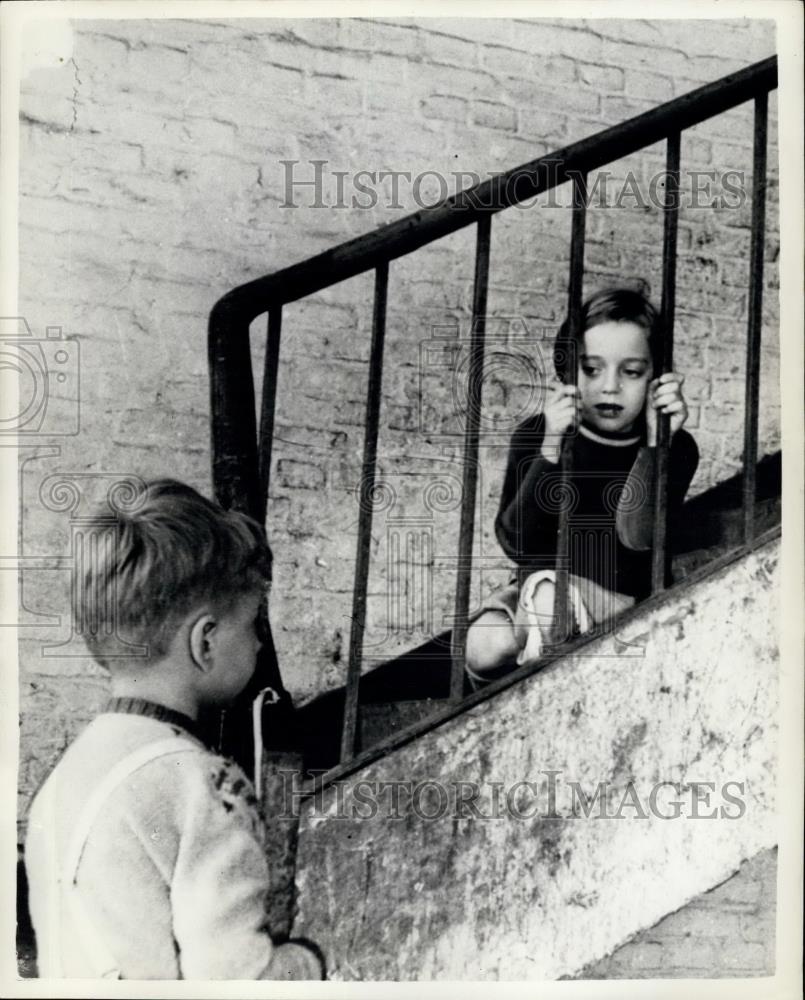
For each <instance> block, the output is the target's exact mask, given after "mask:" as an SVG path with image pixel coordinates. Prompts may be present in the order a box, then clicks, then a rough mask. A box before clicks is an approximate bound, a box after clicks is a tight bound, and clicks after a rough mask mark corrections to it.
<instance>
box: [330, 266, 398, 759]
mask: <svg viewBox="0 0 805 1000" xmlns="http://www.w3.org/2000/svg"><path fill="white" fill-rule="evenodd" d="M388 280H389V265H388V261H382V262H381V263H379V264H378V265H377V268H376V270H375V298H374V310H373V314H372V347H371V352H370V355H369V384H368V388H367V392H366V417H365V432H364V438H363V464H362V468H361V482H360V488H359V491H358V499H359V502H360V512H359V514H358V550H357V555H356V557H355V583H354V587H353V591H352V624H351V627H350V633H349V662H348V664H347V685H346V693H345V697H344V728H343V730H342V734H341V763H342V764H344V763H346V762H347V761H348V760H351V759H352V757H353V756H354V754H355V739H356V735H357V729H358V710H359V695H360V682H361V662H362V659H363V634H364V631H365V628H366V589H367V585H368V582H369V561H370V556H371V549H372V506H373V504H374V501H375V471H376V465H377V434H378V428H379V426H380V401H381V392H382V388H383V346H384V341H385V336H386V302H387V298H388Z"/></svg>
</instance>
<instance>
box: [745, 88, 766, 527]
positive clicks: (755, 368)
mask: <svg viewBox="0 0 805 1000" xmlns="http://www.w3.org/2000/svg"><path fill="white" fill-rule="evenodd" d="M768 108H769V95H768V93H767V92H765V91H764V92H763V93H762V94H758V95H757V97H756V98H755V149H754V158H753V166H752V243H751V248H750V254H749V319H748V323H747V342H746V410H745V414H744V477H743V522H744V542H745V543H746V544H749V542H751V541H752V539H753V538H754V536H755V489H756V482H755V480H756V477H757V427H758V398H759V391H760V333H761V326H762V323H763V244H764V240H765V237H766V232H765V230H766V134H767V129H768Z"/></svg>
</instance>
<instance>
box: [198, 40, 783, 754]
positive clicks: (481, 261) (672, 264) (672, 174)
mask: <svg viewBox="0 0 805 1000" xmlns="http://www.w3.org/2000/svg"><path fill="white" fill-rule="evenodd" d="M776 86H777V61H776V59H775V58H770V59H766V60H764V61H763V62H759V63H756V64H754V65H752V66H749V67H747V68H746V69H744V70H741V71H740V72H738V73H734V74H731V75H730V76H727V77H724V78H723V79H721V80H717V81H715V82H714V83H710V84H707V85H706V86H703V87H700V88H698V89H697V90H694V91H691V92H690V93H688V94H685V95H683V96H681V97H679V98H677V99H675V100H673V101H669V102H668V103H666V104H663V105H660V106H658V107H657V108H654V109H652V110H650V111H647V112H645V113H644V114H641V115H638V116H637V117H635V118H632V119H630V120H628V121H626V122H623V123H621V124H619V125H615V126H613V127H611V128H608V129H606V130H605V131H602V132H600V133H598V134H596V135H593V136H591V137H588V138H585V139H583V140H581V141H579V142H576V143H573V144H571V145H569V146H566V147H565V148H564V149H561V150H558V151H556V152H554V153H552V154H550V155H548V156H544V157H541V158H539V159H537V160H534V161H531V162H530V163H527V164H524V165H522V166H520V167H516V168H514V169H513V170H510V171H508V172H507V173H504V174H500V175H497V176H495V177H493V178H491V179H489V180H487V181H484V182H483V183H481V184H478V185H476V186H475V187H472V188H469V189H467V190H466V191H461V192H458V193H456V194H455V195H453V196H451V197H450V198H447V199H446V200H445V201H443V202H442V203H440V204H439V205H437V206H434V207H433V208H429V209H423V210H421V211H418V212H415V213H413V214H412V215H409V216H407V217H406V218H404V219H401V220H399V221H398V222H394V223H391V224H390V225H387V226H384V227H381V228H380V229H378V230H375V231H374V232H371V233H368V234H366V235H364V236H361V237H358V238H356V239H353V240H349V241H348V242H346V243H342V244H340V245H339V246H337V247H335V248H333V249H331V250H328V251H326V252H324V253H322V254H319V255H317V256H315V257H312V258H310V259H308V260H306V261H303V262H301V263H299V264H295V265H293V266H291V267H288V268H285V269H283V270H281V271H278V272H276V273H274V274H270V275H267V276H265V277H262V278H258V279H256V280H254V281H250V282H248V283H247V284H244V285H241V286H240V287H238V288H235V289H234V290H233V291H231V292H229V293H228V294H227V295H225V296H224V297H223V298H222V299H220V300H219V301H218V302H217V303H216V305H215V307H214V308H213V310H212V313H211V316H210V322H209V366H210V376H211V416H212V446H213V479H214V484H215V491H216V495H217V497H218V499H219V501H220V502H221V503H222V504H223V505H224V506H225V507H230V506H233V507H236V508H238V509H241V510H245V511H247V512H248V513H250V514H252V516H254V517H256V518H257V519H258V520H260V521H263V520H264V518H265V513H266V502H267V496H268V489H269V476H270V468H271V451H272V443H273V433H274V415H275V405H276V390H277V374H278V365H279V357H280V338H281V330H282V308H283V306H284V305H285V304H287V303H289V302H293V301H296V300H298V299H301V298H304V297H306V296H308V295H312V294H314V293H315V292H318V291H321V290H322V289H324V288H328V287H330V286H332V285H335V284H337V283H339V282H341V281H344V280H346V279H347V278H351V277H354V276H356V275H358V274H362V273H364V272H366V271H369V270H374V272H375V287H374V308H373V320H372V343H371V352H370V361H369V377H368V388H367V402H366V418H365V437H364V450H363V478H362V486H361V490H362V495H363V496H367V495H371V492H372V489H373V487H374V483H375V469H376V457H377V436H378V429H379V422H380V401H381V384H382V375H383V346H384V336H385V326H386V303H387V293H388V281H389V263H390V262H391V261H392V260H395V259H396V258H399V257H401V256H403V255H405V254H409V253H412V252H413V251H415V250H418V249H419V248H421V247H423V246H425V245H427V244H429V243H431V242H433V241H434V240H438V239H441V238H443V237H445V236H448V235H450V234H451V233H454V232H456V231H458V230H459V229H464V228H466V227H467V226H471V225H474V226H475V227H476V233H477V242H476V251H475V278H474V290H473V300H472V340H471V345H470V356H469V375H468V389H469V393H468V406H467V419H466V425H465V435H464V455H463V484H462V489H463V493H462V503H461V521H460V528H459V543H458V570H457V580H456V599H455V625H454V628H453V633H452V641H451V658H452V672H451V684H450V698H451V702H452V704H453V705H454V706H455V705H457V704H458V703H459V702H460V701H461V699H462V693H463V687H464V649H465V642H466V634H467V627H468V609H469V599H470V572H471V560H472V544H473V536H474V527H475V525H474V518H475V503H476V492H477V472H478V468H477V466H478V463H477V458H478V447H479V428H480V414H481V406H482V366H483V356H484V337H485V326H486V302H487V291H488V283H489V254H490V239H491V225H492V216H493V215H495V214H496V213H497V212H500V211H503V210H504V209H507V208H510V207H512V206H514V205H517V204H519V203H521V202H523V201H525V200H526V199H527V198H533V197H535V196H536V195H539V194H542V193H544V192H545V191H548V190H550V189H551V188H553V187H556V186H558V185H560V184H564V183H567V182H570V183H571V184H572V187H573V219H572V232H571V245H570V267H569V280H568V317H569V340H573V339H574V338H575V333H576V331H577V330H578V325H579V318H580V314H581V301H582V282H583V272H584V239H585V220H586V207H587V175H588V173H589V172H590V171H592V170H596V169H598V168H600V167H602V166H604V165H606V164H607V163H610V162H612V161H613V160H616V159H620V158H621V157H624V156H627V155H629V154H631V153H634V152H636V151H637V150H640V149H643V148H645V147H647V146H650V145H653V144H654V143H657V142H659V141H665V143H666V169H667V175H666V186H665V195H664V207H663V212H664V233H663V262H662V298H661V307H660V311H661V317H662V320H663V326H664V330H665V343H664V356H663V359H662V368H663V371H670V370H671V367H672V363H673V325H674V312H675V297H676V257H677V249H676V247H677V223H678V212H679V173H680V146H681V136H682V133H683V132H684V130H685V129H687V128H690V127H692V126H694V125H697V124H699V123H701V122H703V121H705V120H707V119H708V118H712V117H714V116H716V115H718V114H721V113H723V112H725V111H728V110H729V109H731V108H734V107H736V106H737V105H739V104H742V103H744V102H746V101H749V100H753V101H754V104H755V108H754V173H753V193H752V234H751V255H750V270H749V313H748V340H747V365H746V400H747V405H746V413H745V426H744V480H743V523H744V544H745V545H746V546H748V545H750V544H751V543H752V541H753V539H754V498H755V492H756V481H755V474H756V473H755V468H756V464H757V452H758V399H759V395H758V394H759V369H760V333H761V314H762V294H763V247H764V238H765V192H766V144H767V111H768V94H769V91H770V90H772V89H774V88H775V87H776ZM264 313H267V315H268V329H267V343H266V352H265V372H264V379H263V393H262V402H261V408H260V414H261V415H260V427H259V431H258V428H257V426H256V420H255V405H254V389H253V380H252V364H251V349H250V342H249V326H250V324H251V322H252V321H253V320H254V319H255V318H257V317H258V316H260V315H262V314H264ZM569 368H570V371H569V375H570V378H571V379H572V380H573V381H574V383H575V378H576V372H575V366H574V365H570V366H569ZM668 425H669V421H668V418H667V417H663V418H661V419H660V421H659V423H658V440H657V460H656V477H657V478H656V488H655V497H656V502H655V512H654V531H653V552H652V588H653V593H654V594H655V595H656V594H658V593H659V592H661V591H662V590H663V589H664V588H665V587H666V585H667V582H668V565H669V560H668V552H667V549H666V513H667V507H666V504H667V482H668V448H669V437H670V435H669V426H668ZM571 462H572V452H571V449H570V447H569V446H568V440H567V439H566V440H565V442H564V444H563V447H562V452H561V469H562V475H563V476H564V477H567V476H568V475H570V473H571ZM567 508H568V505H567V504H565V505H563V509H562V510H561V511H560V516H559V532H558V540H557V563H556V567H557V590H556V593H557V607H556V619H557V629H558V633H557V636H558V638H562V637H564V636H567V635H568V634H569V628H568V624H569V621H568V619H569V607H568V605H569V600H568V568H567V567H568V553H569V529H568V509H567ZM371 528H372V512H371V504H370V503H361V506H360V515H359V523H358V543H357V556H356V569H355V582H354V589H353V605H352V628H351V636H350V646H349V662H348V668H347V681H346V697H345V712H344V726H343V736H342V743H341V758H342V762H344V761H348V760H350V759H351V758H352V757H353V756H354V753H355V738H356V730H357V725H358V710H359V686H360V677H361V661H362V640H363V633H364V627H365V617H366V591H367V581H368V574H369V555H370V541H371ZM518 673H519V672H518ZM473 701H474V699H473Z"/></svg>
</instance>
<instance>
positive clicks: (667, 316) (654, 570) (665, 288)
mask: <svg viewBox="0 0 805 1000" xmlns="http://www.w3.org/2000/svg"><path fill="white" fill-rule="evenodd" d="M680 139H681V136H680V133H679V132H672V133H671V135H669V136H668V144H667V149H666V166H665V177H666V182H665V205H664V208H663V212H664V220H663V221H664V227H663V243H662V304H661V307H660V314H661V321H662V329H663V354H662V365H661V367H662V372H663V373H664V372H670V371H672V370H673V366H674V312H675V308H676V236H677V227H678V222H679V150H680ZM654 374H655V377H656V376H658V375H660V374H661V373H660V372H655V373H654ZM670 443H671V428H670V417H669V416H668V415H666V414H657V447H656V469H655V471H656V475H655V480H654V498H655V500H654V532H653V539H652V550H651V589H652V592H653V593H655V594H656V593H658V592H659V591H661V590H664V589H665V586H666V583H667V582H668V554H667V546H666V541H667V532H666V529H667V526H668V452H669V447H670Z"/></svg>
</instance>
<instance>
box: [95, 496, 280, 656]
mask: <svg viewBox="0 0 805 1000" xmlns="http://www.w3.org/2000/svg"><path fill="white" fill-rule="evenodd" d="M129 507H130V509H129V510H128V511H127V512H124V513H118V512H117V511H116V513H115V517H114V519H110V517H109V516H108V514H102V513H98V514H96V515H95V517H94V518H93V519H92V520H91V521H89V522H88V523H87V524H86V529H85V530H86V531H87V532H90V533H93V532H94V533H97V536H98V539H97V542H96V543H95V545H94V552H95V555H94V557H93V558H91V559H90V561H89V563H90V564H89V565H88V566H87V567H86V568H85V571H84V573H83V576H82V578H81V579H79V580H77V581H76V583H77V585H78V588H79V592H78V595H77V596H78V600H79V601H80V606H79V607H78V608H77V609H76V611H77V614H79V615H80V621H81V623H82V632H83V634H84V638H85V641H86V643H87V647H88V648H89V651H90V653H91V654H92V656H93V658H94V659H95V660H97V662H98V663H100V664H101V665H102V666H104V667H107V668H109V667H110V666H112V665H113V664H114V662H115V661H120V660H121V659H126V660H129V659H133V658H136V659H138V660H140V661H141V662H142V663H143V664H144V665H145V664H146V663H147V662H148V661H151V662H153V661H155V660H159V659H162V658H163V657H164V656H165V655H166V653H167V652H168V649H169V647H170V642H171V638H172V635H173V633H174V631H175V629H176V627H177V626H178V625H179V624H180V623H181V621H182V620H183V618H184V617H185V616H186V615H187V614H189V613H190V612H191V611H192V610H193V609H194V608H196V607H199V606H200V605H201V604H204V603H207V602H209V603H211V604H212V605H213V606H214V607H215V608H216V610H217V611H218V612H219V613H220V612H224V613H225V612H226V611H227V610H228V609H230V608H231V607H232V605H233V604H234V603H235V602H236V601H237V600H239V599H240V598H241V597H243V595H244V594H246V593H249V592H252V591H254V590H258V589H263V588H265V587H267V585H268V583H269V582H270V580H271V553H270V551H269V548H268V544H267V542H266V537H265V532H264V530H263V528H262V527H261V526H260V525H259V524H258V523H257V522H256V521H254V520H252V518H250V517H247V516H246V515H245V514H241V513H239V512H237V511H225V510H223V508H221V507H219V506H218V504H216V503H213V502H212V501H211V500H208V499H206V497H203V496H202V495H201V494H200V493H198V492H197V491H196V490H194V489H193V488H192V487H190V486H186V485H185V484H184V483H180V482H177V481H176V480H173V479H159V480H155V481H153V482H151V483H147V484H145V488H144V490H143V491H142V493H141V495H140V496H139V497H137V498H136V500H135V501H134V502H133V503H132V504H130V505H129ZM130 647H145V653H143V652H142V651H136V650H132V651H131V653H130V654H129V655H127V653H126V650H127V649H129V648H130ZM144 656H145V657H147V659H146V658H144Z"/></svg>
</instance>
